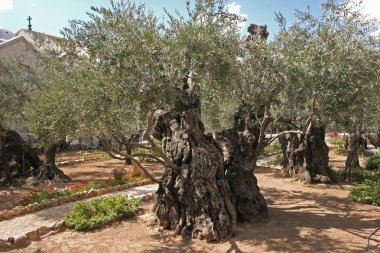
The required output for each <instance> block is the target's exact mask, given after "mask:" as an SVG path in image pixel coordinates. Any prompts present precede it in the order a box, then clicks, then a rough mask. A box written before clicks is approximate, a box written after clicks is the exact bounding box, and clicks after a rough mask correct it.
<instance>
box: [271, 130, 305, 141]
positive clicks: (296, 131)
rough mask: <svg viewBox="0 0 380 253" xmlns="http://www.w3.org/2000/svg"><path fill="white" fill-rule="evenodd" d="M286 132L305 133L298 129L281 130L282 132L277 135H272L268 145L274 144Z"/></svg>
mask: <svg viewBox="0 0 380 253" xmlns="http://www.w3.org/2000/svg"><path fill="white" fill-rule="evenodd" d="M285 134H303V132H302V131H298V130H294V131H284V132H281V133H279V134H277V135H276V136H274V137H272V139H270V140H269V141H268V142H267V143H268V145H270V144H272V143H273V142H274V141H275V140H277V139H278V138H280V137H281V136H283V135H285Z"/></svg>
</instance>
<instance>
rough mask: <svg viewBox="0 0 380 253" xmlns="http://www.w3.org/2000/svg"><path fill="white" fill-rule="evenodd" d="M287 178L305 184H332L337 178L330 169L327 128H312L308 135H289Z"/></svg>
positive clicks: (285, 168)
mask: <svg viewBox="0 0 380 253" xmlns="http://www.w3.org/2000/svg"><path fill="white" fill-rule="evenodd" d="M285 138H286V140H287V149H286V150H287V151H286V157H287V159H288V161H289V163H288V164H287V165H285V166H284V167H283V174H284V175H285V176H289V177H292V178H294V179H298V180H300V181H302V182H305V183H331V182H335V181H336V178H335V176H334V174H333V172H332V170H331V169H330V167H329V165H328V162H329V156H328V154H329V149H328V146H327V144H326V142H325V128H324V127H323V126H311V127H310V128H309V129H308V131H307V133H306V135H305V136H303V135H297V134H287V135H286V137H285Z"/></svg>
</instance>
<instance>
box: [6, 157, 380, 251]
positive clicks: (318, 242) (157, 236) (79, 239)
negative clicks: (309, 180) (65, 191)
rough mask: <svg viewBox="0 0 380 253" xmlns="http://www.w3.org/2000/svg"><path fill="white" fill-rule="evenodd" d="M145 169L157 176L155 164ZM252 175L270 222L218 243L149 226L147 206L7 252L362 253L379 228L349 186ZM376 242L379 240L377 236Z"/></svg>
mask: <svg viewBox="0 0 380 253" xmlns="http://www.w3.org/2000/svg"><path fill="white" fill-rule="evenodd" d="M331 158H332V159H337V161H340V162H342V161H341V159H340V160H339V157H335V156H332V157H331ZM335 163H336V162H334V166H337V167H340V166H338V165H335ZM82 166H85V167H82ZM116 166H124V165H121V164H120V162H119V161H115V160H111V161H107V162H95V163H85V164H82V165H78V166H77V167H75V168H69V167H67V168H64V170H65V173H67V174H69V175H70V176H72V177H73V178H78V179H79V178H80V179H81V180H83V181H86V180H89V179H91V180H92V179H94V177H97V178H107V176H109V171H110V170H111V169H112V168H114V167H116ZM150 166H151V168H154V169H155V171H156V172H157V173H158V172H159V170H160V168H159V166H158V167H154V165H152V164H151V165H150ZM84 168H87V169H91V170H89V171H84ZM107 171H108V172H107ZM107 173H108V174H107ZM256 176H257V178H258V182H259V186H260V188H261V190H262V192H263V195H264V196H265V198H266V200H267V202H268V206H269V211H270V221H269V222H268V223H257V224H239V225H238V228H237V233H236V236H235V237H234V238H229V239H227V240H226V241H224V242H221V243H207V242H205V241H201V240H195V239H182V238H181V237H179V236H174V235H172V233H171V232H170V231H160V230H158V229H157V228H153V227H151V226H150V223H151V219H152V217H153V216H152V214H151V212H150V210H151V209H152V203H147V204H145V205H144V206H143V207H142V210H141V212H140V214H139V216H138V217H137V218H136V219H134V220H132V221H123V222H119V223H116V224H114V225H112V226H109V227H106V228H103V229H99V230H96V231H93V232H87V233H76V232H71V231H65V232H62V233H58V234H55V235H50V236H48V237H46V238H44V239H42V240H41V241H37V242H32V243H31V244H30V245H28V246H26V247H24V248H20V249H15V250H13V251H11V252H57V253H58V252H107V253H110V252H152V253H153V252H154V253H160V252H162V253H164V252H165V253H166V252H169V253H170V252H173V253H174V252H209V253H210V252H237V253H242V252H366V245H367V237H368V236H369V235H370V233H371V232H372V231H373V230H374V229H375V228H376V227H377V226H380V207H376V206H371V205H365V204H359V203H355V202H353V201H352V200H351V199H350V198H349V197H348V190H347V189H348V188H349V187H350V185H348V184H337V185H325V184H318V185H304V184H300V183H298V182H293V181H291V180H290V179H284V178H282V177H281V176H280V173H279V171H278V169H275V168H260V169H258V170H257V171H256ZM78 182H79V181H78ZM376 239H377V241H378V242H380V236H378V237H377V238H376Z"/></svg>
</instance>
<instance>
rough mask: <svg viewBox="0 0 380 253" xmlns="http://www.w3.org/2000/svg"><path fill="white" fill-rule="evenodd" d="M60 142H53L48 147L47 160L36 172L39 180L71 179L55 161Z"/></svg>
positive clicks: (64, 180) (63, 180) (66, 180)
mask: <svg viewBox="0 0 380 253" xmlns="http://www.w3.org/2000/svg"><path fill="white" fill-rule="evenodd" d="M58 146H59V144H53V145H52V146H51V147H50V148H48V149H47V150H46V152H45V161H44V162H43V164H42V165H41V166H40V167H39V168H38V170H37V171H35V172H34V177H35V178H36V179H37V180H38V181H39V182H42V181H50V180H54V181H62V182H68V181H71V178H70V177H69V176H67V175H65V174H64V173H63V171H62V170H60V169H59V168H58V167H57V165H56V162H55V158H56V154H57V148H58Z"/></svg>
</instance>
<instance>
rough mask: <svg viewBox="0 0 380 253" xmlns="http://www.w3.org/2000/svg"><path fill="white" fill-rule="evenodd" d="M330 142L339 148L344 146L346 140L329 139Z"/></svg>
mask: <svg viewBox="0 0 380 253" xmlns="http://www.w3.org/2000/svg"><path fill="white" fill-rule="evenodd" d="M330 143H331V145H335V146H337V147H339V148H344V146H345V145H346V143H347V141H345V140H331V141H330Z"/></svg>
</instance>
